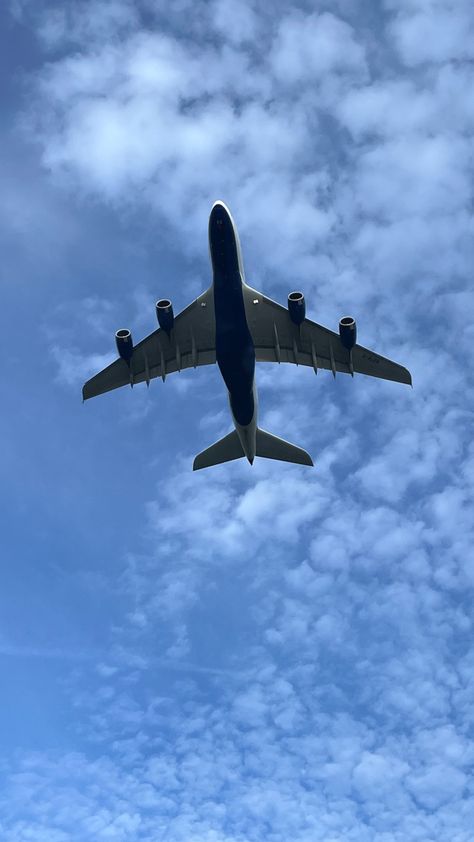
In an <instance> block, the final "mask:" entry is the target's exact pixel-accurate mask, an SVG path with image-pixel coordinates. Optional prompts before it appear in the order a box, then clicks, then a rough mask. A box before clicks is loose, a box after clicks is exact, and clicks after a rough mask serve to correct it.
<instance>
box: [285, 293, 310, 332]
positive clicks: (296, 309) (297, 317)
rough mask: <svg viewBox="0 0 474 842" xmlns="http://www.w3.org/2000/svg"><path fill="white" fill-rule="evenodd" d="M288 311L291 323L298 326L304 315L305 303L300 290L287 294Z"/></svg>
mask: <svg viewBox="0 0 474 842" xmlns="http://www.w3.org/2000/svg"><path fill="white" fill-rule="evenodd" d="M288 312H289V314H290V319H291V321H292V322H293V324H295V325H297V326H298V327H299V326H300V324H301V323H302V322H303V321H304V318H305V316H306V303H305V300H304V295H303V293H302V292H290V294H289V296H288Z"/></svg>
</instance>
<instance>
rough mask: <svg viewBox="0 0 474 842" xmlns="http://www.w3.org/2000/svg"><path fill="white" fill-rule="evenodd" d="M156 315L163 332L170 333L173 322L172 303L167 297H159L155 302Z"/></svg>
mask: <svg viewBox="0 0 474 842" xmlns="http://www.w3.org/2000/svg"><path fill="white" fill-rule="evenodd" d="M156 317H157V319H158V324H159V326H160V327H161V329H162V330H164V331H165V333H167V334H168V336H169V334H170V333H171V331H172V329H173V324H174V313H173V305H172V303H171V301H170V300H169V299H168V298H160V300H159V301H157V302H156Z"/></svg>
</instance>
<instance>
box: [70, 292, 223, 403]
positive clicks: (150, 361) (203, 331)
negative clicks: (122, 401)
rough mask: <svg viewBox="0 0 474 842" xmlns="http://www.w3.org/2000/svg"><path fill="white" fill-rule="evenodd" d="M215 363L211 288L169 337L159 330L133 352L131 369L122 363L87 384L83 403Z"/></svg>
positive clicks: (181, 316) (177, 322)
mask: <svg viewBox="0 0 474 842" xmlns="http://www.w3.org/2000/svg"><path fill="white" fill-rule="evenodd" d="M215 361H216V324H215V316H214V295H213V291H212V288H210V289H208V290H207V291H206V292H204V293H203V294H202V295H200V296H199V298H197V299H196V300H195V301H193V303H192V304H190V305H189V307H186V309H185V310H182V312H181V313H179V315H178V316H176V318H175V320H174V325H173V330H172V331H171V334H170V336H169V337H168V335H167V334H166V333H165V332H164V331H163V330H161V328H159V329H158V330H155V331H154V332H153V333H151V334H150V336H147V337H146V339H143V340H142V341H141V342H139V343H138V345H135V347H134V349H133V355H132V359H131V361H130V366H128V365H127V363H126V362H125V361H124V360H122V359H120V357H119V358H118V359H117V360H115V362H113V363H111V364H110V365H109V366H107V368H104V369H103V371H100V372H99V373H98V374H96V375H95V376H94V377H92V378H91V379H90V380H88V381H87V383H85V384H84V386H83V389H82V396H83V398H84V400H88V398H93V397H95V396H96V395H102V394H103V393H104V392H110V391H111V390H112V389H118V388H120V386H126V385H129V384H130V383H132V384H135V383H143V382H145V381H149V380H152V379H153V378H154V377H162V378H165V377H166V375H167V374H171V373H172V372H174V371H181V369H183V368H191V367H193V368H196V366H198V365H211V364H212V363H215Z"/></svg>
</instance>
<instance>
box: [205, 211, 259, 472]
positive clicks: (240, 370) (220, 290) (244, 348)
mask: <svg viewBox="0 0 474 842" xmlns="http://www.w3.org/2000/svg"><path fill="white" fill-rule="evenodd" d="M209 252H210V256H211V263H212V270H213V290H214V310H215V318H216V360H217V364H218V366H219V370H220V372H221V374H222V377H223V379H224V383H225V385H226V387H227V391H228V393H229V404H230V409H231V413H232V418H233V421H234V424H235V429H236V430H237V434H238V436H239V439H240V442H241V444H242V447H243V450H244V453H245V455H246V457H247V459H248V460H249V462H251V463H252V462H253V460H254V457H255V450H256V433H257V415H258V401H257V390H256V386H255V348H254V344H253V340H252V336H251V333H250V330H249V327H248V324H247V317H246V313H245V302H244V289H245V287H246V284H245V275H244V269H243V263H242V253H241V249H240V242H239V235H238V233H237V228H236V226H235V223H234V221H233V219H232V216H231V215H230V212H229V210H228V209H227V208H226V206H225V205H224V203H223V202H216V203H215V204H214V205H213V207H212V210H211V214H210V217H209Z"/></svg>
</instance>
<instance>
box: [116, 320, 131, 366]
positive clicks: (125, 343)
mask: <svg viewBox="0 0 474 842" xmlns="http://www.w3.org/2000/svg"><path fill="white" fill-rule="evenodd" d="M115 342H116V344H117V351H118V352H119V355H120V356H121V357H122V359H123V360H125V362H126V363H129V362H130V360H131V359H132V354H133V339H132V334H131V333H130V331H129V330H128V329H127V328H126V327H122V328H120V330H118V331H117V333H116V334H115Z"/></svg>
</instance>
